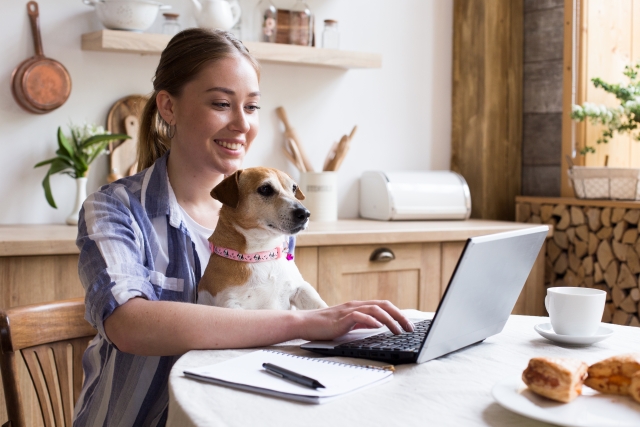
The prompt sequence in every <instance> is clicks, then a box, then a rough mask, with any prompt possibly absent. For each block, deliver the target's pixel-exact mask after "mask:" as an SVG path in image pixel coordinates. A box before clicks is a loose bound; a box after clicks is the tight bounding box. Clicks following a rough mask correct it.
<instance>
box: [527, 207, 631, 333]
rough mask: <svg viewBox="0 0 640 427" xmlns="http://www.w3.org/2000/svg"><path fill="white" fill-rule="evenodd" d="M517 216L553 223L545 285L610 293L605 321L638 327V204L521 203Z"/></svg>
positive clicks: (534, 222) (547, 245) (608, 294)
mask: <svg viewBox="0 0 640 427" xmlns="http://www.w3.org/2000/svg"><path fill="white" fill-rule="evenodd" d="M516 220H517V221H518V222H528V223H533V224H549V225H552V226H553V227H554V232H553V238H550V239H547V242H546V256H545V285H546V286H547V287H551V286H581V287H588V288H595V289H602V290H603V291H605V292H607V303H606V307H605V311H604V316H603V322H608V323H615V324H619V325H631V326H640V321H639V320H638V318H639V316H640V288H639V286H638V276H639V274H640V238H639V237H638V221H639V220H640V209H625V208H615V207H589V206H586V207H585V206H568V205H565V204H556V205H553V204H537V203H527V202H519V203H518V204H517V206H516Z"/></svg>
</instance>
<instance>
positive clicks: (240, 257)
mask: <svg viewBox="0 0 640 427" xmlns="http://www.w3.org/2000/svg"><path fill="white" fill-rule="evenodd" d="M209 247H210V248H211V252H212V253H214V254H216V255H219V256H221V257H223V258H228V259H232V260H234V261H243V262H263V261H273V260H276V259H279V258H280V257H281V256H282V254H283V253H286V254H287V257H286V258H287V261H291V260H292V259H293V255H291V254H290V253H288V252H287V251H288V250H289V247H288V245H287V244H286V242H285V243H284V245H282V247H277V248H273V249H272V250H270V251H263V252H255V253H252V254H241V253H240V252H238V251H234V250H233V249H228V248H221V247H220V246H214V245H213V244H212V243H211V242H209Z"/></svg>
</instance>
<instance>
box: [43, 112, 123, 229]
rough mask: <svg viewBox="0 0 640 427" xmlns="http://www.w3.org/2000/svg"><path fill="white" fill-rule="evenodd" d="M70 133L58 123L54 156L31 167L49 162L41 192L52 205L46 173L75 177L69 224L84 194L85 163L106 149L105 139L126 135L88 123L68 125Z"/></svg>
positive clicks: (73, 219) (80, 205)
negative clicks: (69, 134) (68, 135)
mask: <svg viewBox="0 0 640 427" xmlns="http://www.w3.org/2000/svg"><path fill="white" fill-rule="evenodd" d="M69 129H70V130H71V137H67V136H66V135H65V134H64V133H63V132H62V128H61V127H58V149H57V150H56V156H55V157H53V158H51V159H48V160H44V161H42V162H40V163H37V164H36V165H35V166H34V167H35V168H38V167H40V166H45V165H49V170H48V171H47V174H46V175H45V177H44V180H43V181H42V187H43V188H44V196H45V198H46V199H47V202H48V203H49V205H50V206H51V207H53V208H55V209H57V208H58V206H56V202H55V200H54V199H53V194H52V193H51V184H50V182H49V177H51V175H54V174H58V173H62V174H66V175H69V176H71V177H72V178H74V179H75V180H76V202H75V206H74V208H73V211H72V212H71V214H70V215H69V216H68V217H67V219H66V221H67V224H69V225H76V224H78V214H79V213H80V208H81V207H82V203H83V202H84V199H85V198H86V197H87V175H88V173H89V166H90V165H91V163H93V161H94V160H95V159H96V158H98V156H100V155H101V154H102V153H104V152H105V151H106V148H107V145H108V143H109V141H112V140H114V139H127V138H129V136H128V135H121V134H111V133H109V132H106V131H105V130H104V128H103V127H102V126H96V125H91V124H84V125H81V126H78V125H73V124H71V125H69Z"/></svg>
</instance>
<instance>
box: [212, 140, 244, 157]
mask: <svg viewBox="0 0 640 427" xmlns="http://www.w3.org/2000/svg"><path fill="white" fill-rule="evenodd" d="M213 142H215V143H216V144H217V145H219V146H220V147H223V148H225V149H226V150H227V151H231V152H233V153H237V154H240V153H241V152H243V151H244V146H245V141H243V140H240V139H234V138H224V139H214V140H213Z"/></svg>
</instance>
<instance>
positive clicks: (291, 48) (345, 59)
mask: <svg viewBox="0 0 640 427" xmlns="http://www.w3.org/2000/svg"><path fill="white" fill-rule="evenodd" d="M169 40H171V36H167V35H164V34H149V33H135V32H131V31H115V30H101V31H95V32H93V33H86V34H83V35H82V50H92V51H100V52H121V53H140V54H152V55H159V54H160V53H162V51H163V49H164V48H165V47H166V46H167V44H168V43H169ZM243 44H244V45H245V46H246V47H247V49H249V52H251V54H252V55H253V56H254V57H255V58H256V59H258V60H259V61H261V62H276V63H283V64H302V65H315V66H323V67H333V68H345V69H349V68H380V67H382V56H381V55H379V54H377V53H368V52H353V51H346V50H334V49H320V48H315V47H308V46H296V45H290V44H279V43H260V42H243Z"/></svg>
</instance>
